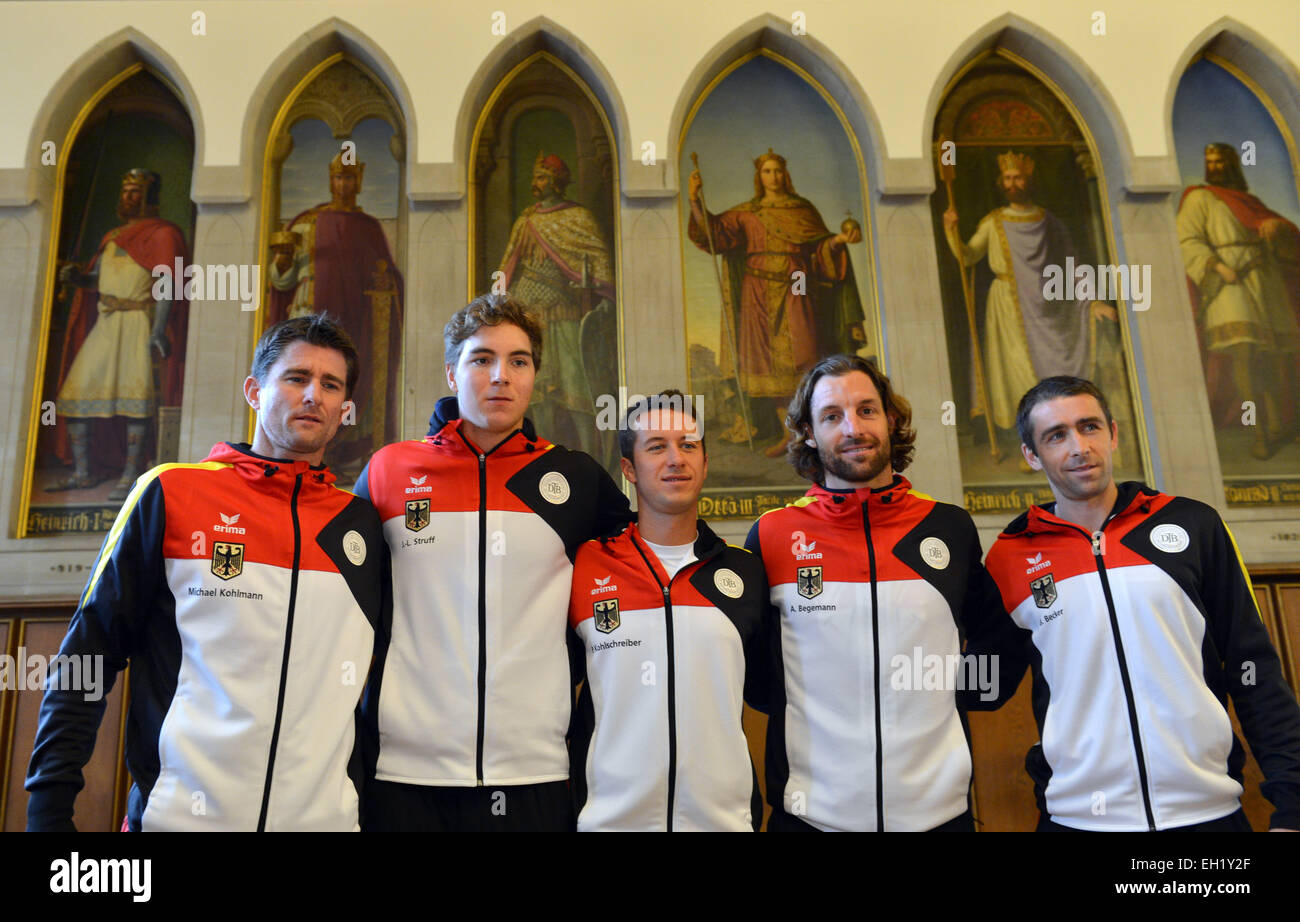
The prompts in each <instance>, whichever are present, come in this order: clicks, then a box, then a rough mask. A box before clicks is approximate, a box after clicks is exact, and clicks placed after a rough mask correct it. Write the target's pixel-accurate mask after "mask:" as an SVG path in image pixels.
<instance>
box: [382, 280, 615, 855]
mask: <svg viewBox="0 0 1300 922" xmlns="http://www.w3.org/2000/svg"><path fill="white" fill-rule="evenodd" d="M443 342H444V346H445V353H446V373H447V383H448V385H449V386H450V387H451V389H452V392H453V393H454V394H455V396H454V397H447V398H444V399H442V400H440V401H438V404H437V407H436V409H435V410H434V413H433V418H432V420H431V422H430V427H429V434H428V436H426V437H425V438H424V439H423V440H422V441H408V442H398V443H395V444H393V445H389V446H387V447H385V448H383V449H381V450H380V451H378V452H376V454H375V456H374V457H373V458H371V460H370V463H369V464H368V465H367V466H366V470H364V471H363V472H362V474H361V477H360V479H359V480H358V482H357V492H358V493H359V494H360V495H362V496H366V497H368V498H370V500H371V501H372V502H373V503H374V504H375V506H376V507H377V508H378V509H379V514H380V518H381V519H382V520H383V522H384V533H385V535H386V536H387V539H388V545H389V547H390V548H391V550H392V555H393V596H394V609H393V630H392V636H391V639H390V638H387V637H383V638H380V641H379V648H378V651H377V657H378V661H377V663H376V670H375V673H374V677H373V679H372V682H371V687H370V689H369V690H368V692H367V694H366V700H365V705H364V711H365V716H366V723H367V728H368V730H369V732H370V733H371V734H372V737H371V739H372V742H373V744H374V745H373V747H372V749H371V752H370V757H369V762H370V765H369V771H370V773H371V777H372V778H373V779H374V780H373V782H372V783H371V784H370V786H369V793H370V794H371V795H373V796H372V799H371V802H370V803H369V804H368V814H367V815H368V817H369V819H368V821H367V828H368V829H374V830H448V831H453V830H532V829H535V830H562V829H568V828H572V825H573V806H572V802H571V800H570V798H569V792H568V789H567V783H568V778H569V753H568V749H567V747H566V745H565V732H566V730H567V729H568V725H569V718H570V715H571V711H572V702H573V684H574V683H573V677H572V675H571V673H570V666H569V657H568V651H567V647H566V640H565V631H566V625H567V615H568V608H569V585H570V582H571V579H572V575H573V558H574V555H575V554H576V553H577V551H578V548H579V547H580V546H581V545H582V543H583V542H585V541H587V540H589V539H591V538H594V537H597V536H598V535H602V534H606V533H609V532H612V531H614V530H616V529H617V528H618V526H620V525H622V524H624V523H625V522H627V521H629V520H630V519H631V517H632V516H631V513H630V512H629V508H628V502H627V497H625V496H624V495H623V494H622V493H621V492H620V491H619V489H618V487H617V486H615V484H614V482H613V480H611V479H610V477H609V475H608V474H606V473H605V472H604V470H603V469H601V468H600V466H599V465H597V464H596V462H595V461H594V460H592V458H591V457H590V456H588V455H585V454H583V453H582V452H579V451H570V450H568V449H565V448H562V447H560V446H558V445H553V444H552V443H550V442H548V441H546V440H545V439H543V438H540V437H539V436H538V435H537V433H536V432H534V431H533V426H532V423H531V422H530V421H528V420H527V419H525V418H524V413H525V411H526V410H527V409H528V401H529V398H530V397H531V395H532V392H533V383H534V380H535V378H536V374H537V368H538V366H539V365H540V363H541V360H542V332H541V326H540V324H539V323H538V321H537V320H536V319H535V318H534V317H533V316H532V315H530V314H528V313H527V312H526V311H524V310H523V309H522V308H520V307H519V306H518V305H517V304H515V303H514V302H513V301H511V300H510V299H509V297H507V296H504V295H485V296H483V297H480V298H476V299H475V300H473V301H471V302H470V303H469V304H468V305H467V306H466V307H465V308H463V309H462V310H460V311H459V312H457V313H456V315H455V316H453V317H452V319H451V320H450V321H449V322H448V324H447V326H446V329H445V330H444V331H443ZM371 806H373V809H372V810H371V809H369V807H371Z"/></svg>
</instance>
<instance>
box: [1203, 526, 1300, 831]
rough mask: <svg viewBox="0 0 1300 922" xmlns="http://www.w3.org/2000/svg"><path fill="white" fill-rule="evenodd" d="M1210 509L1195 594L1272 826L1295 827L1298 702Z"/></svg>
mask: <svg viewBox="0 0 1300 922" xmlns="http://www.w3.org/2000/svg"><path fill="white" fill-rule="evenodd" d="M1211 514H1212V515H1213V524H1212V527H1211V529H1210V534H1209V538H1208V541H1207V546H1206V547H1205V549H1204V553H1205V558H1204V560H1203V561H1202V566H1203V568H1204V569H1203V571H1202V573H1203V578H1202V585H1201V592H1202V598H1203V599H1204V601H1205V605H1206V610H1207V614H1208V616H1209V619H1210V629H1211V630H1212V631H1213V632H1214V641H1215V647H1216V649H1217V650H1218V651H1219V654H1220V655H1221V656H1222V657H1223V668H1224V674H1225V678H1226V681H1227V686H1228V693H1229V694H1230V695H1231V696H1232V702H1233V704H1234V705H1235V706H1236V709H1237V718H1238V719H1239V720H1240V721H1241V729H1242V732H1243V734H1244V735H1245V737H1246V743H1247V744H1248V745H1249V746H1250V751H1251V753H1252V754H1253V755H1254V756H1255V761H1257V762H1258V763H1259V767H1260V768H1261V769H1262V770H1263V772H1264V781H1263V782H1262V783H1261V784H1260V790H1261V791H1262V792H1263V794H1264V796H1265V797H1267V798H1268V799H1269V801H1270V802H1272V804H1273V806H1274V807H1275V808H1276V809H1275V811H1274V813H1273V818H1272V820H1271V822H1270V825H1271V826H1275V827H1282V828H1286V829H1300V705H1297V704H1296V698H1295V695H1294V694H1293V693H1292V691H1291V688H1290V686H1288V685H1287V684H1286V680H1285V679H1284V678H1283V676H1282V663H1281V661H1280V660H1279V659H1278V655H1277V651H1276V650H1275V649H1274V648H1273V642H1272V640H1270V639H1269V636H1268V630H1267V628H1265V627H1264V621H1263V618H1262V617H1261V616H1260V612H1259V607H1258V605H1257V604H1256V602H1255V592H1254V589H1253V587H1252V586H1251V584H1250V576H1249V575H1248V574H1247V573H1246V568H1245V566H1244V564H1243V563H1242V561H1241V556H1240V554H1239V552H1238V550H1237V543H1236V541H1234V540H1233V537H1232V535H1231V533H1230V532H1229V531H1228V528H1227V526H1225V525H1224V524H1223V521H1222V520H1221V519H1220V518H1219V517H1218V514H1217V513H1213V512H1212V513H1211Z"/></svg>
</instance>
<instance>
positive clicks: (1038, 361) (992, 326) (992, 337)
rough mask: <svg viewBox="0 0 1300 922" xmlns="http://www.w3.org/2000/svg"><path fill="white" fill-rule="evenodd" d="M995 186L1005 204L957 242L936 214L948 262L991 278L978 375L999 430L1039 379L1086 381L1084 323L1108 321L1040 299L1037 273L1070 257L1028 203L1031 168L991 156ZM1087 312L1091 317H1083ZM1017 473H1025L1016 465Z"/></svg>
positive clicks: (1062, 230)
mask: <svg viewBox="0 0 1300 922" xmlns="http://www.w3.org/2000/svg"><path fill="white" fill-rule="evenodd" d="M998 169H999V176H998V186H999V188H1000V190H1001V192H1002V194H1003V195H1004V196H1006V200H1007V204H1006V205H1005V206H1003V207H1001V208H995V209H994V210H993V211H991V212H989V213H988V214H987V215H985V216H984V218H983V219H982V220H981V221H980V223H979V227H978V228H976V230H975V234H974V235H973V236H972V237H971V238H970V240H968V241H966V243H964V244H963V243H962V240H961V237H960V235H959V234H958V231H957V212H956V211H955V210H953V209H949V210H948V211H946V212H944V215H943V227H944V233H945V235H946V237H947V239H948V246H949V247H950V248H951V249H952V252H953V255H954V256H956V257H957V259H958V260H960V261H961V262H962V264H963V265H965V266H973V265H975V264H976V263H978V262H979V261H980V260H981V259H984V258H985V257H987V258H988V261H989V269H990V270H992V272H993V281H992V283H991V284H990V286H989V294H988V302H987V307H986V309H985V314H984V370H985V385H986V388H987V391H988V400H989V404H990V406H987V407H985V408H984V411H985V412H986V413H992V414H993V422H994V423H995V424H996V425H997V427H998V428H999V429H1005V430H1010V429H1013V428H1014V427H1015V424H1016V402H1017V401H1018V400H1019V399H1020V395H1021V394H1023V393H1024V392H1025V391H1027V390H1029V388H1031V387H1033V386H1034V383H1035V382H1037V381H1038V379H1039V378H1042V377H1045V376H1047V375H1054V374H1069V375H1087V374H1090V373H1091V370H1090V369H1089V361H1090V356H1092V355H1093V352H1094V350H1093V348H1092V336H1091V317H1092V315H1093V314H1094V313H1095V314H1097V315H1098V316H1099V317H1104V318H1107V319H1110V320H1114V319H1116V314H1115V309H1114V308H1113V307H1111V306H1110V305H1108V304H1106V303H1104V302H1101V301H1091V300H1089V299H1086V298H1080V299H1078V300H1077V301H1069V302H1065V303H1061V304H1053V303H1050V302H1049V301H1048V300H1047V298H1046V297H1045V296H1044V292H1043V287H1044V286H1043V277H1044V273H1045V272H1046V271H1047V270H1048V268H1049V267H1052V266H1061V267H1064V266H1065V264H1066V259H1067V258H1071V257H1074V256H1075V255H1076V254H1075V250H1074V243H1073V241H1072V240H1071V239H1070V232H1069V230H1068V229H1067V228H1066V226H1065V224H1063V223H1062V222H1061V220H1060V219H1059V218H1057V217H1056V216H1055V215H1053V214H1052V213H1051V212H1050V211H1048V210H1047V209H1046V208H1043V207H1042V206H1041V205H1038V204H1036V203H1035V202H1034V198H1033V196H1034V161H1033V158H1031V157H1030V156H1029V155H1027V154H1019V153H1015V152H1012V151H1007V152H1006V153H1004V154H999V155H998ZM1090 305H1091V310H1090ZM1021 469H1022V470H1027V468H1025V467H1024V466H1023V465H1022V468H1021Z"/></svg>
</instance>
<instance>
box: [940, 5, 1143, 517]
mask: <svg viewBox="0 0 1300 922" xmlns="http://www.w3.org/2000/svg"><path fill="white" fill-rule="evenodd" d="M1013 31H1015V32H1016V34H1017V35H1020V34H1021V33H1020V31H1019V30H1016V29H1014V27H1013ZM986 44H987V47H985V48H983V50H977V51H975V52H974V53H973V54H972V55H971V57H970V58H969V60H967V61H966V62H965V63H964V64H963V65H962V66H961V67H959V68H958V69H957V70H956V71H955V72H954V73H953V74H952V76H951V77H950V78H949V79H948V80H947V81H946V83H945V84H944V86H943V88H942V90H941V91H940V92H939V93H937V94H936V95H935V97H934V105H933V109H934V111H933V120H932V121H931V122H930V130H931V131H932V135H931V137H930V139H929V144H928V147H929V150H930V154H931V162H932V163H934V164H938V163H939V156H940V153H941V151H940V136H941V135H942V134H943V133H944V128H945V127H947V128H948V129H949V130H951V126H945V125H944V124H943V122H944V120H945V116H946V111H945V110H946V109H947V108H948V107H949V103H950V100H951V99H952V95H953V92H954V90H956V89H957V88H958V86H959V84H961V83H962V81H963V79H964V78H965V77H966V76H967V75H968V74H969V73H970V72H971V71H972V70H974V69H975V68H977V67H979V66H980V65H981V64H983V63H986V62H988V61H989V60H990V59H991V58H993V59H998V58H1000V59H1002V60H1004V61H1007V62H1009V63H1011V64H1013V65H1015V66H1016V67H1018V68H1020V69H1021V70H1023V71H1025V72H1026V73H1027V74H1028V75H1029V76H1030V77H1032V78H1033V79H1034V80H1036V81H1037V83H1038V84H1039V85H1040V86H1041V87H1042V88H1044V90H1045V94H1044V95H1043V98H1042V99H1041V100H1040V102H1041V105H1040V106H1039V110H1040V111H1041V112H1043V113H1045V114H1046V116H1047V120H1048V121H1049V122H1059V123H1060V124H1064V123H1065V122H1066V121H1067V120H1068V122H1069V123H1071V124H1072V126H1073V128H1074V129H1075V130H1077V133H1078V140H1077V142H1076V143H1075V147H1076V149H1077V151H1078V152H1079V154H1080V155H1081V156H1082V157H1083V158H1085V159H1084V162H1085V164H1086V168H1085V171H1086V172H1087V171H1091V172H1093V173H1094V174H1095V177H1096V183H1097V196H1096V198H1097V203H1096V204H1097V207H1098V209H1099V218H1100V224H1101V227H1100V230H1101V239H1100V240H1099V241H1098V244H1099V246H1098V247H1097V248H1098V249H1099V251H1100V252H1099V254H1098V255H1099V257H1100V259H1102V260H1105V261H1109V262H1111V263H1118V262H1120V255H1121V254H1122V252H1123V250H1122V247H1121V245H1120V243H1121V242H1120V241H1119V240H1118V239H1117V237H1116V233H1115V225H1114V220H1113V214H1112V207H1111V206H1112V198H1111V196H1112V193H1111V187H1110V186H1109V185H1108V182H1107V174H1106V165H1107V163H1108V162H1112V165H1115V166H1116V167H1117V168H1119V169H1121V170H1123V169H1124V167H1125V166H1126V164H1127V162H1128V161H1129V160H1131V156H1129V155H1128V144H1127V135H1126V133H1125V132H1123V131H1122V125H1121V126H1119V127H1118V128H1117V127H1116V126H1115V125H1111V124H1109V123H1108V124H1107V126H1106V129H1107V130H1106V135H1107V137H1108V140H1109V141H1110V147H1111V150H1109V151H1103V150H1102V149H1101V147H1100V146H1099V144H1098V139H1097V136H1096V135H1095V133H1094V132H1093V130H1092V126H1091V125H1090V123H1089V121H1088V119H1087V118H1085V117H1084V114H1083V112H1082V111H1081V109H1080V107H1079V105H1078V104H1076V102H1075V101H1074V100H1073V99H1071V97H1070V96H1069V95H1068V94H1067V93H1066V92H1065V91H1064V90H1063V88H1062V87H1061V85H1060V83H1058V81H1057V80H1055V79H1054V78H1053V77H1052V76H1051V75H1049V74H1048V73H1047V72H1046V71H1045V70H1043V68H1041V67H1039V66H1038V65H1037V64H1036V63H1034V62H1033V61H1031V60H1029V59H1028V58H1026V57H1024V56H1022V55H1021V54H1019V53H1018V52H1017V51H1013V50H1011V49H1010V48H1008V47H1006V46H1005V45H1004V44H1003V42H1002V41H1001V40H1000V39H998V38H997V37H994V39H993V40H992V41H991V42H990V43H986ZM1062 58H1063V63H1066V64H1067V65H1068V63H1069V61H1068V58H1065V56H1062ZM1091 102H1092V103H1093V105H1092V106H1091V108H1092V109H1101V108H1103V107H1102V106H1101V103H1102V102H1103V100H1097V99H1093V100H1091ZM947 115H948V117H949V119H950V118H951V114H950V113H947ZM955 143H956V144H957V146H958V147H959V148H960V147H961V146H962V145H961V142H960V141H957V142H955ZM1107 153H1109V154H1110V158H1108V157H1107V156H1106V155H1107ZM1111 158H1114V159H1113V161H1112V160H1111ZM937 189H938V190H940V191H941V190H942V183H940V184H939V186H938V187H937ZM936 194H938V192H936ZM939 256H940V257H941V256H942V254H939ZM1112 300H1115V301H1116V302H1117V306H1118V313H1119V318H1120V323H1119V333H1120V343H1121V347H1122V350H1123V353H1124V355H1123V368H1124V381H1125V383H1126V384H1127V386H1128V391H1129V395H1130V396H1131V399H1132V412H1133V414H1134V419H1133V430H1134V434H1135V436H1136V442H1137V450H1138V459H1139V461H1140V466H1141V470H1142V471H1143V472H1152V471H1156V470H1158V467H1157V466H1156V465H1155V463H1154V462H1155V460H1156V459H1155V458H1154V456H1153V446H1152V444H1151V441H1150V436H1149V432H1148V427H1147V425H1146V424H1145V413H1146V411H1147V409H1148V408H1147V400H1146V393H1145V389H1144V385H1143V382H1142V379H1141V376H1140V374H1139V367H1138V366H1139V358H1140V351H1139V350H1138V349H1137V347H1136V346H1137V344H1136V342H1135V339H1134V335H1133V331H1132V318H1131V316H1130V314H1131V311H1130V309H1129V305H1128V303H1127V298H1126V297H1125V296H1123V295H1121V296H1119V297H1116V298H1113V299H1112ZM949 348H952V346H951V343H950V346H949ZM953 383H954V393H956V392H957V390H958V389H957V387H956V385H957V384H958V383H959V382H953ZM963 484H965V478H964V477H963ZM967 492H969V491H967ZM968 500H969V497H968ZM1035 501H1037V500H1035ZM968 511H971V512H972V513H976V512H978V511H981V510H979V509H969V510H968Z"/></svg>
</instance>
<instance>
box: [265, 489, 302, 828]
mask: <svg viewBox="0 0 1300 922" xmlns="http://www.w3.org/2000/svg"><path fill="white" fill-rule="evenodd" d="M301 489H302V474H299V475H298V476H297V477H295V478H294V481H293V495H292V496H290V497H289V515H290V517H291V518H292V519H293V571H292V573H291V575H290V577H289V615H288V617H287V618H286V619H285V625H284V655H283V657H282V658H281V660H280V692H279V695H278V697H277V698H276V701H275V724H274V726H273V728H272V730H271V752H270V755H269V756H268V757H267V760H266V783H265V784H264V785H263V786H262V810H261V812H260V813H259V814H258V816H257V831H258V832H266V813H267V809H268V808H269V807H270V805H271V778H272V776H273V775H274V773H275V749H276V746H278V745H279V742H280V721H281V719H282V718H283V717H284V690H285V686H286V685H287V684H288V682H289V650H290V647H291V645H292V642H293V609H294V604H295V603H296V602H297V600H298V565H299V563H300V561H301V558H302V529H301V527H300V526H299V524H298V491H299V490H301Z"/></svg>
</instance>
